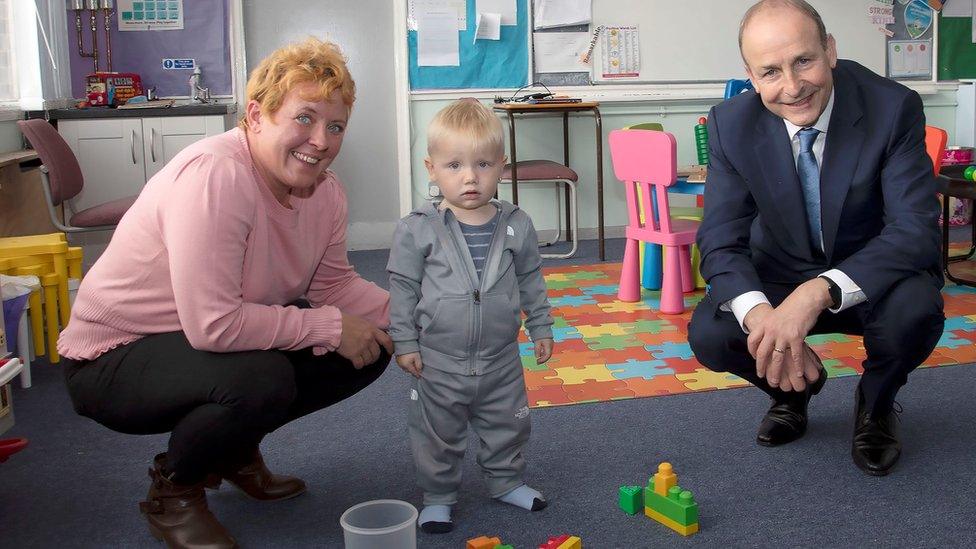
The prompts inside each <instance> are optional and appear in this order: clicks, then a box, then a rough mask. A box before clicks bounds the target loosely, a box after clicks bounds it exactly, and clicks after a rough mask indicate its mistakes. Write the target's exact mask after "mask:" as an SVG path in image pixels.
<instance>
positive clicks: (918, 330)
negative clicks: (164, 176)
mask: <svg viewBox="0 0 976 549" xmlns="http://www.w3.org/2000/svg"><path fill="white" fill-rule="evenodd" d="M795 289H796V285H783V284H764V290H765V293H766V297H768V298H769V301H770V302H771V303H772V304H773V306H774V307H775V306H777V305H779V304H780V303H782V302H783V300H784V299H786V297H787V296H788V295H789V294H790V293H791V292H793V290H795ZM710 299H711V298H710V297H709V296H706V297H705V298H704V299H703V301H702V302H701V303H700V304H699V305H698V307H697V308H696V309H695V312H694V313H693V314H692V318H691V323H690V324H689V325H688V342H689V343H690V344H691V349H692V351H694V353H695V357H696V358H697V359H698V361H699V362H701V363H702V364H704V365H705V366H706V367H708V368H709V369H711V370H714V371H717V372H731V373H733V374H735V375H737V376H739V377H741V378H743V379H745V380H747V381H749V382H750V383H752V384H753V385H755V386H756V387H759V388H760V389H762V390H763V391H765V392H766V393H767V394H769V396H771V397H773V398H774V399H776V400H778V401H783V400H785V399H787V398H789V397H790V394H789V393H785V392H784V391H781V390H779V389H775V388H773V387H770V386H769V384H767V383H766V380H765V379H764V378H760V377H758V376H757V375H756V361H755V359H754V358H752V355H750V354H749V349H748V347H747V345H746V339H747V338H748V335H747V334H745V333H744V332H743V331H742V328H741V327H740V326H739V323H738V321H736V319H735V316H734V315H733V314H732V313H731V312H725V311H721V310H720V309H719V307H718V305H719V304H717V303H713V302H711V301H709V300H710ZM944 324H945V314H944V313H943V302H942V294H941V293H940V291H939V288H937V287H936V285H935V284H933V283H932V277H931V275H929V274H918V275H915V276H912V277H909V278H905V279H903V280H901V281H899V282H898V283H897V284H895V285H894V286H893V287H892V288H891V290H890V291H889V292H888V293H887V294H886V295H884V296H883V297H881V298H880V299H878V300H876V302H864V303H860V304H858V305H855V306H854V307H851V308H849V309H845V310H844V311H841V312H840V313H837V314H834V313H831V312H830V311H824V312H823V313H822V314H821V315H820V317H819V318H817V323H816V325H814V327H813V329H812V330H811V331H810V334H811V335H812V334H828V333H842V334H851V335H860V336H864V349H865V351H866V352H867V360H865V361H864V363H863V366H864V375H863V376H862V377H861V383H860V390H861V393H862V394H863V395H864V399H865V406H866V407H867V409H868V410H871V411H872V412H873V413H874V414H884V413H887V412H888V411H889V410H890V409H891V407H892V404H893V403H894V401H895V395H897V393H898V389H900V388H901V386H902V385H904V384H905V383H906V382H907V381H908V374H909V373H910V372H911V371H912V370H914V369H915V368H916V367H918V365H919V364H921V363H922V362H923V361H924V360H925V359H926V358H928V356H929V354H931V353H932V350H933V349H934V348H935V345H936V343H938V341H939V338H940V337H941V336H942V331H943V327H944Z"/></svg>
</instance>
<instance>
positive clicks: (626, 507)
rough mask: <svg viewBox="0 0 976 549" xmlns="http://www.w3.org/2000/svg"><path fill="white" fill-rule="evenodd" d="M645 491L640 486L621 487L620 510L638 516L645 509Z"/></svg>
mask: <svg viewBox="0 0 976 549" xmlns="http://www.w3.org/2000/svg"><path fill="white" fill-rule="evenodd" d="M643 495H644V491H643V489H641V487H640V486H621V487H620V497H619V500H618V501H619V504H620V508H621V509H623V511H624V512H625V513H627V514H629V515H636V514H637V513H639V512H640V510H641V509H643V508H644V497H643Z"/></svg>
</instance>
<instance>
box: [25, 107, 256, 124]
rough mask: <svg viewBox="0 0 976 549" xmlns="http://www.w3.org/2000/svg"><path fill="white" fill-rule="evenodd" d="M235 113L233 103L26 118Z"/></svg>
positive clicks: (33, 113) (53, 112)
mask: <svg viewBox="0 0 976 549" xmlns="http://www.w3.org/2000/svg"><path fill="white" fill-rule="evenodd" d="M234 112H237V105H236V104H235V103H210V104H206V105H204V104H199V105H186V104H184V105H179V104H177V105H173V106H172V107H149V108H145V109H111V108H108V107H89V108H87V109H49V110H46V111H28V113H27V118H46V119H49V120H66V119H79V118H146V117H150V116H203V115H212V114H231V113H234Z"/></svg>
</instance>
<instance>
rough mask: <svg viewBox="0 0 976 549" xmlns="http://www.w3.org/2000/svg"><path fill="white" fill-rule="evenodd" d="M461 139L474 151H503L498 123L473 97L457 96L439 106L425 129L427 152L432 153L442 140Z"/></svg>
mask: <svg viewBox="0 0 976 549" xmlns="http://www.w3.org/2000/svg"><path fill="white" fill-rule="evenodd" d="M452 139H464V140H465V141H468V142H470V143H471V145H472V147H473V148H474V149H475V150H478V151H490V152H491V153H492V154H497V155H498V156H499V157H500V156H502V155H504V154H505V134H504V133H503V131H502V123H501V121H499V120H498V117H497V116H495V115H494V113H492V112H491V110H490V109H488V108H487V107H485V106H484V105H482V104H481V103H479V102H478V101H477V100H476V99H461V100H459V101H455V102H454V103H451V104H450V105H448V106H446V107H444V108H443V109H441V111H440V112H438V113H437V114H436V115H435V116H434V119H433V120H431V121H430V127H428V128H427V154H428V155H431V154H434V151H436V150H437V149H438V147H440V146H441V145H442V144H443V143H445V142H446V141H448V140H452Z"/></svg>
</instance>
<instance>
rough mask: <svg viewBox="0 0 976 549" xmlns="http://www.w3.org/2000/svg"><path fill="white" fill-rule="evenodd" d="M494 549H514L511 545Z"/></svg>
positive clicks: (498, 546) (497, 546)
mask: <svg viewBox="0 0 976 549" xmlns="http://www.w3.org/2000/svg"><path fill="white" fill-rule="evenodd" d="M494 549H515V548H514V547H512V546H511V545H496V546H495V547H494Z"/></svg>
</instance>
